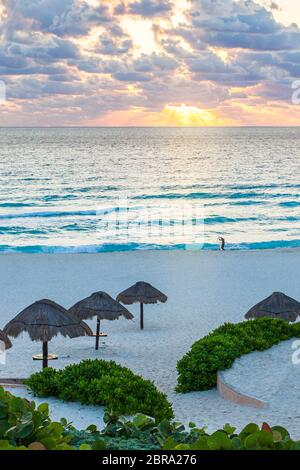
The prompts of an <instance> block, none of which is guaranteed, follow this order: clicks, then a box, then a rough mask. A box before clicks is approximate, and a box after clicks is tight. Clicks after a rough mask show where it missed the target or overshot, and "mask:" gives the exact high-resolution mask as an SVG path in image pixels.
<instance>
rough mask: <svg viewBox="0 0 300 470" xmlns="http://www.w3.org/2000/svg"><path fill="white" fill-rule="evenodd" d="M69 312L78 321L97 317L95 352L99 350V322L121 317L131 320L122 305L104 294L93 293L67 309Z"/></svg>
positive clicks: (130, 316)
mask: <svg viewBox="0 0 300 470" xmlns="http://www.w3.org/2000/svg"><path fill="white" fill-rule="evenodd" d="M69 312H70V313H71V314H72V315H74V316H76V317H77V318H78V319H79V320H87V319H91V318H93V317H97V331H96V345H95V348H96V350H98V349H99V338H100V321H101V320H117V319H118V318H119V317H121V316H123V317H125V318H126V319H127V320H132V319H133V315H132V314H131V313H130V312H129V311H128V310H127V308H125V307H123V305H121V304H120V303H119V302H117V301H116V300H115V299H113V298H112V297H111V296H110V295H108V294H107V293H106V292H95V293H94V294H92V295H90V296H89V297H87V298H85V299H83V300H80V301H79V302H77V303H76V304H75V305H73V307H71V308H70V309H69Z"/></svg>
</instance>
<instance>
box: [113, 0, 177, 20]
mask: <svg viewBox="0 0 300 470" xmlns="http://www.w3.org/2000/svg"><path fill="white" fill-rule="evenodd" d="M121 8H122V7H121ZM171 9H172V3H171V2H170V1H169V0H140V1H136V2H132V3H130V4H129V13H131V14H133V15H141V16H145V17H152V16H158V15H165V14H167V13H168V12H170V11H171Z"/></svg>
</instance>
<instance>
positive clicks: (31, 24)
mask: <svg viewBox="0 0 300 470" xmlns="http://www.w3.org/2000/svg"><path fill="white" fill-rule="evenodd" d="M0 35H1V41H0V75H1V77H0V79H1V80H2V82H3V83H5V88H6V101H5V102H2V103H0V125H1V126H22V125H25V126H31V125H32V126H37V125H39V126H40V125H41V126H43V125H44V126H55V125H59V126H72V125H73V126H89V125H94V126H98V125H100V126H103V125H104V126H134V125H144V126H152V125H153V126H182V125H183V126H188V125H191V126H214V125H219V126H223V125H299V124H300V104H299V105H295V104H292V99H291V97H292V93H293V90H292V84H293V83H294V82H295V81H297V80H298V81H299V80H300V3H299V2H298V1H297V0H274V1H271V0H256V1H254V0H85V1H81V0H0ZM299 88H300V82H299ZM299 96H300V94H299Z"/></svg>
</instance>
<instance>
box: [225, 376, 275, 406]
mask: <svg viewBox="0 0 300 470" xmlns="http://www.w3.org/2000/svg"><path fill="white" fill-rule="evenodd" d="M217 387H218V391H219V394H220V395H221V397H222V398H224V400H229V401H232V402H233V403H236V404H237V405H244V406H252V407H254V408H267V406H268V403H266V402H264V401H262V400H259V399H258V398H256V397H251V396H250V395H245V393H242V392H241V391H239V390H238V389H237V388H236V387H232V386H231V385H230V384H228V383H227V382H226V380H225V378H224V374H223V373H222V372H218V379H217Z"/></svg>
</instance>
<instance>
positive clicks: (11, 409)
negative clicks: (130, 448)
mask: <svg viewBox="0 0 300 470" xmlns="http://www.w3.org/2000/svg"><path fill="white" fill-rule="evenodd" d="M73 439H74V438H73V436H72V434H70V432H69V430H68V425H67V423H66V422H61V423H56V422H52V421H51V420H50V418H49V409H48V405H47V404H46V403H44V404H41V405H40V406H38V407H37V406H36V405H35V403H34V402H33V401H29V400H26V399H24V398H17V397H14V396H13V395H11V394H10V393H9V392H5V391H4V389H3V388H2V387H0V450H16V449H17V450H74V449H75V447H73V446H72V445H71V441H73ZM93 445H94V446H95V445H96V440H95V442H94V443H93ZM97 445H98V446H100V442H97ZM84 447H86V445H84ZM89 448H90V449H92V446H89Z"/></svg>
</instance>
